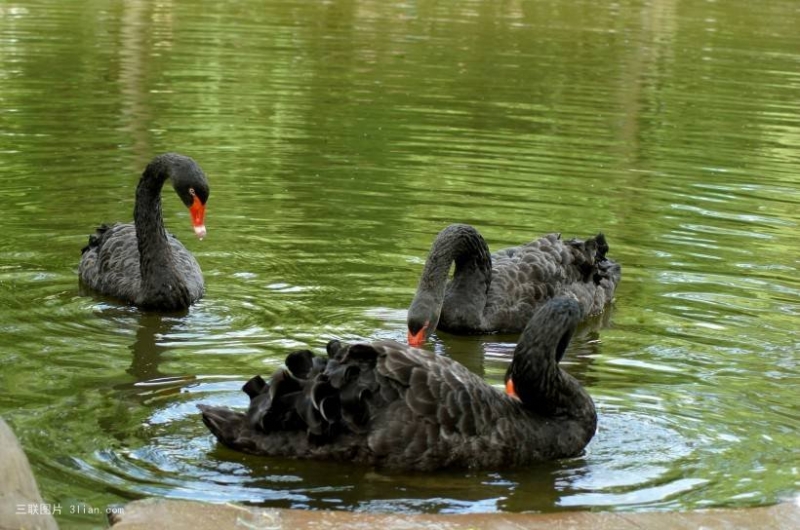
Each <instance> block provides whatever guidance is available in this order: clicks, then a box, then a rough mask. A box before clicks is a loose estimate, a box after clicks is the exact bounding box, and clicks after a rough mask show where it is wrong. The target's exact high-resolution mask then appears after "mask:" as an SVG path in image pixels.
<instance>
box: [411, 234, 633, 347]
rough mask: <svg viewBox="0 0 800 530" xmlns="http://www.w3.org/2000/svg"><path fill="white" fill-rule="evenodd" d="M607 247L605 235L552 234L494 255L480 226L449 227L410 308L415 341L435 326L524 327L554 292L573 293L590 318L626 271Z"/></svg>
mask: <svg viewBox="0 0 800 530" xmlns="http://www.w3.org/2000/svg"><path fill="white" fill-rule="evenodd" d="M607 252H608V244H607V243H606V239H605V237H604V236H603V234H598V235H597V236H595V237H591V238H588V239H585V240H579V239H570V240H564V239H562V238H561V235H560V234H549V235H546V236H543V237H541V238H539V239H537V240H535V241H531V242H530V243H527V244H525V245H521V246H518V247H512V248H507V249H503V250H500V251H498V252H496V253H494V254H491V255H490V253H489V247H488V245H487V244H486V241H484V239H483V237H482V236H481V234H480V233H479V232H478V231H477V230H476V229H475V228H473V227H472V226H469V225H464V224H454V225H450V226H448V227H447V228H445V229H444V230H442V231H441V232H440V233H439V235H438V236H437V237H436V239H435V240H434V242H433V245H432V246H431V250H430V253H429V255H428V259H427V261H426V262H425V267H424V269H423V272H422V276H421V277H420V281H419V285H418V287H417V292H416V295H415V296H414V300H413V301H412V302H411V306H410V307H409V310H408V340H409V343H410V344H412V345H415V346H419V345H421V344H422V343H423V342H424V341H425V340H426V339H427V338H428V337H429V336H430V335H431V334H432V333H433V332H434V330H436V329H437V328H438V329H442V330H444V331H448V332H451V333H461V334H465V333H491V332H506V333H519V332H520V331H522V329H523V328H524V327H525V325H526V324H527V322H528V321H529V320H530V318H531V316H532V315H533V312H534V311H535V310H536V308H537V307H539V306H540V305H541V304H542V303H543V302H545V301H547V300H549V299H551V298H553V297H555V296H564V295H566V296H571V297H573V298H575V299H576V300H577V301H578V302H579V304H580V307H581V311H582V313H583V316H584V317H588V316H590V315H594V314H598V313H601V312H602V311H603V309H604V307H605V306H606V304H608V303H609V302H610V301H611V300H612V299H613V297H614V291H615V289H616V286H617V284H618V283H619V280H620V274H621V273H620V266H619V264H617V263H616V262H614V261H612V260H610V259H608V258H607V257H606V253H607ZM453 264H455V271H454V273H453V277H452V278H451V279H448V276H449V271H450V268H451V266H452V265H453Z"/></svg>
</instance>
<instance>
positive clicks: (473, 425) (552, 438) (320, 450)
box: [200, 298, 597, 470]
mask: <svg viewBox="0 0 800 530" xmlns="http://www.w3.org/2000/svg"><path fill="white" fill-rule="evenodd" d="M581 315H582V311H581V309H580V307H579V305H578V303H577V302H576V301H575V300H573V299H568V298H557V299H553V300H550V301H549V302H547V303H546V304H544V305H542V306H541V307H540V308H539V310H538V311H537V312H536V314H535V315H534V316H533V318H532V319H531V321H530V323H529V324H528V326H527V327H526V329H525V331H524V333H523V334H522V336H521V338H520V342H519V344H518V345H517V348H516V350H515V352H514V358H513V361H512V363H511V365H510V366H509V369H508V373H507V375H506V378H507V380H512V381H513V386H514V387H515V389H516V392H517V395H518V396H519V397H514V396H509V395H507V394H506V393H504V392H502V391H501V390H499V389H497V388H495V387H492V386H490V385H488V384H487V383H486V382H485V381H483V380H482V379H481V378H480V377H478V376H477V375H475V374H473V373H471V372H470V371H469V370H467V369H466V368H465V367H464V366H463V365H461V364H459V363H457V362H456V361H454V360H452V359H450V358H447V357H443V356H439V355H436V354H434V353H431V352H428V351H425V350H421V349H417V348H412V347H409V346H406V345H401V344H398V343H395V342H391V341H380V342H373V343H371V344H366V343H363V344H352V345H345V344H341V343H339V342H337V341H332V342H331V343H329V344H328V348H327V349H328V355H327V356H326V357H316V356H313V355H312V354H311V353H310V352H308V351H302V352H295V353H292V354H290V355H289V356H288V357H287V359H286V367H285V368H282V369H280V370H278V371H277V372H276V373H275V374H274V375H273V376H272V377H271V379H270V381H269V383H267V382H266V381H264V380H263V379H261V377H259V376H256V377H255V378H253V379H251V380H250V381H249V382H248V383H247V384H245V385H244V389H243V390H244V391H245V392H246V393H247V394H248V396H249V397H250V407H249V410H248V411H247V412H246V413H241V412H236V411H233V410H230V409H227V408H220V407H211V406H207V405H201V406H200V408H201V410H202V416H203V422H204V423H205V424H206V426H207V427H208V428H209V429H210V430H211V432H213V433H214V435H215V436H216V437H217V439H218V440H219V441H220V442H221V443H223V444H225V445H227V446H229V447H231V448H233V449H236V450H239V451H243V452H246V453H253V454H260V455H271V456H285V457H296V458H310V459H331V460H344V461H353V462H357V463H363V464H370V465H375V466H381V467H387V468H396V469H417V470H432V469H439V468H450V467H456V468H490V469H491V468H501V467H514V466H521V465H525V464H529V463H532V462H537V461H542V460H551V459H556V458H562V457H569V456H574V455H577V454H579V453H580V452H581V451H582V450H583V448H584V447H585V446H586V444H587V443H589V440H591V438H592V436H593V435H594V432H595V428H596V423H597V415H596V412H595V408H594V404H593V402H592V399H591V398H590V397H589V395H588V394H587V393H586V391H585V390H584V389H583V388H582V387H581V385H580V384H579V383H578V381H576V380H575V379H574V378H572V377H571V376H570V375H569V374H567V373H566V372H564V371H563V370H562V369H561V368H560V367H559V366H558V361H559V359H560V358H561V357H562V356H563V354H564V350H565V349H566V347H567V344H568V342H569V338H570V337H571V335H572V333H573V331H574V329H575V326H576V325H577V323H578V322H579V320H580V317H581Z"/></svg>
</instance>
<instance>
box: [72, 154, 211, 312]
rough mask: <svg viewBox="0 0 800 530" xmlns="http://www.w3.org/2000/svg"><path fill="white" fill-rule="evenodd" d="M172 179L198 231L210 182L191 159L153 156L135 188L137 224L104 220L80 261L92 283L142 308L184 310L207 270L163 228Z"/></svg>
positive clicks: (85, 281)
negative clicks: (164, 195) (165, 194)
mask: <svg viewBox="0 0 800 530" xmlns="http://www.w3.org/2000/svg"><path fill="white" fill-rule="evenodd" d="M166 180H169V181H171V183H172V185H173V187H174V188H175V191H176V193H177V194H178V196H179V197H180V198H181V200H182V201H183V203H184V204H185V205H186V206H187V207H188V208H190V211H191V213H192V222H193V224H194V229H195V233H196V234H197V236H198V237H200V238H202V237H204V236H205V234H206V229H205V225H204V223H203V220H204V214H205V204H206V201H207V200H208V194H209V189H208V182H207V180H206V176H205V174H204V173H203V170H202V169H200V166H198V165H197V163H196V162H195V161H194V160H192V159H191V158H189V157H187V156H183V155H179V154H176V153H167V154H164V155H160V156H157V157H156V158H154V159H153V160H152V161H151V162H150V163H149V164H148V165H147V168H146V169H145V170H144V173H143V174H142V177H141V179H140V180H139V185H138V186H137V188H136V205H135V207H134V212H133V217H134V222H133V223H126V224H120V223H118V224H115V225H113V226H107V225H103V226H101V227H100V228H98V230H97V231H96V232H95V233H94V234H93V235H91V236H90V237H89V244H88V245H87V246H86V247H84V248H83V250H82V256H81V261H80V266H79V275H80V279H81V282H82V283H83V284H84V285H86V286H87V287H89V288H91V289H93V290H95V291H97V292H99V293H101V294H105V295H108V296H111V297H114V298H118V299H120V300H123V301H125V302H128V303H131V304H133V305H136V306H138V307H142V308H145V309H154V310H164V311H171V310H181V309H185V308H187V307H188V306H189V305H190V304H192V303H193V302H195V301H197V300H198V299H199V298H200V297H202V295H203V291H204V283H203V273H202V272H201V270H200V265H198V263H197V260H195V258H194V256H192V254H191V253H190V252H189V251H188V250H186V247H184V246H183V245H182V244H181V243H180V241H178V240H177V239H176V238H175V237H174V236H173V235H172V234H168V233H167V231H166V229H165V228H164V221H163V216H162V213H161V188H162V187H163V185H164V182H165V181H166Z"/></svg>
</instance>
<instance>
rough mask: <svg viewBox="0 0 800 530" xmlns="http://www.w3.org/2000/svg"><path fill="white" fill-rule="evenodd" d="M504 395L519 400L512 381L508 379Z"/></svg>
mask: <svg viewBox="0 0 800 530" xmlns="http://www.w3.org/2000/svg"><path fill="white" fill-rule="evenodd" d="M506 394H508V395H509V396H511V397H513V398H517V399H519V396H518V395H517V391H516V390H515V389H514V381H513V380H512V379H511V378H510V377H509V378H508V381H506Z"/></svg>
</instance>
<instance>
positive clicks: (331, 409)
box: [199, 341, 382, 452]
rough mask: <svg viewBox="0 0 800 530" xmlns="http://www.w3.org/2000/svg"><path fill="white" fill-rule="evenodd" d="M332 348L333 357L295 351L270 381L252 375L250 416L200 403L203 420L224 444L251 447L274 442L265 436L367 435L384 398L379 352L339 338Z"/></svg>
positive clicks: (317, 439)
mask: <svg viewBox="0 0 800 530" xmlns="http://www.w3.org/2000/svg"><path fill="white" fill-rule="evenodd" d="M327 349H328V356H327V357H317V356H314V354H312V353H311V352H310V351H307V350H303V351H297V352H294V353H291V354H289V355H288V356H287V357H286V362H285V364H286V367H285V368H281V369H280V370H278V371H276V372H275V373H274V374H273V375H272V377H271V378H270V379H269V381H265V380H264V379H262V378H261V377H260V376H256V377H254V378H252V379H250V380H249V381H248V382H247V383H246V384H245V385H244V386H243V387H242V390H243V391H244V392H245V393H246V394H247V395H248V396H249V397H250V407H249V409H248V411H247V413H246V414H242V413H238V412H233V411H230V410H228V409H225V408H218V407H210V406H207V405H199V407H200V410H201V411H202V413H203V423H205V425H206V427H208V429H209V430H210V431H211V432H212V433H213V434H214V435H215V436H216V437H217V439H219V441H220V442H222V443H223V444H224V445H227V446H229V447H233V448H236V449H240V450H245V451H247V450H248V449H252V448H254V447H256V446H258V448H259V449H261V448H264V447H267V446H272V445H274V444H272V443H269V444H268V443H267V442H265V441H264V438H265V437H273V438H275V439H278V438H280V439H285V438H286V436H287V435H300V436H303V437H304V442H308V443H309V444H310V445H312V446H319V445H324V444H326V443H329V442H332V441H333V440H334V439H335V438H337V437H338V436H339V435H341V434H347V433H350V434H361V433H365V432H366V431H367V424H368V422H369V418H370V409H371V408H372V407H373V406H379V405H380V403H378V402H379V401H382V399H381V397H380V396H379V395H378V394H380V389H379V388H378V384H377V381H376V379H375V372H374V370H373V368H374V367H375V364H376V360H377V356H378V353H377V351H376V350H375V349H374V348H373V347H372V346H370V345H368V344H354V345H352V346H345V345H343V344H341V343H339V342H338V341H331V342H330V343H328V348H327ZM259 437H260V438H261V439H260V440H258V438H259ZM270 452H271V451H270ZM275 452H285V448H284V449H283V450H279V449H276V450H275Z"/></svg>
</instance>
